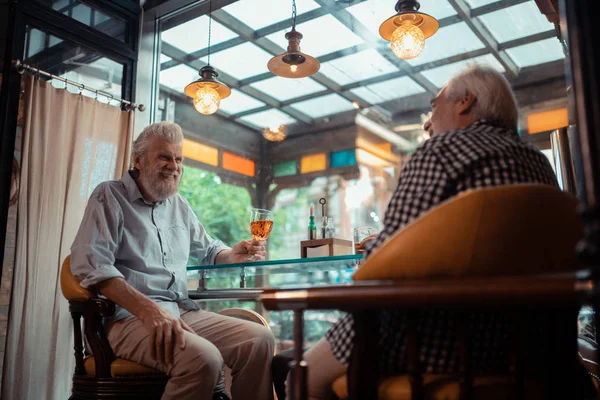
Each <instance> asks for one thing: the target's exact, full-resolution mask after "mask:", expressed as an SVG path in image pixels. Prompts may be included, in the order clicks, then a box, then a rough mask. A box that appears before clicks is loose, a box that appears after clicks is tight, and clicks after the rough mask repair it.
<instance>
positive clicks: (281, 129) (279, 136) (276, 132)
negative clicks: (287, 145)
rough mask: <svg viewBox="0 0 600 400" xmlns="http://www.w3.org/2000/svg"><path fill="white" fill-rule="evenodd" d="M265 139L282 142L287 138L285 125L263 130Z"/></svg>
mask: <svg viewBox="0 0 600 400" xmlns="http://www.w3.org/2000/svg"><path fill="white" fill-rule="evenodd" d="M263 137H264V138H265V139H267V140H268V141H270V142H281V141H282V140H283V139H285V137H286V129H285V126H284V125H278V126H271V127H268V128H265V129H263Z"/></svg>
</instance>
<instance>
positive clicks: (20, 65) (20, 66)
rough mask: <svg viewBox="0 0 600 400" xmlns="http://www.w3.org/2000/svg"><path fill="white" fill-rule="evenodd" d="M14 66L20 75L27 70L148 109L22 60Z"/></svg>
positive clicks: (140, 108)
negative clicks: (24, 62)
mask: <svg viewBox="0 0 600 400" xmlns="http://www.w3.org/2000/svg"><path fill="white" fill-rule="evenodd" d="M12 64H13V66H14V67H15V69H16V70H17V72H18V73H19V74H23V73H24V72H25V70H27V71H29V72H33V73H34V74H39V75H44V76H47V77H48V78H50V79H56V80H59V81H61V82H64V83H67V84H71V85H73V86H76V87H78V88H79V90H80V91H83V90H87V91H89V92H93V93H96V96H98V95H102V96H104V97H106V98H108V99H110V100H115V101H118V102H121V103H122V104H126V105H127V106H128V107H131V108H133V109H137V110H140V111H144V110H145V109H146V107H144V105H143V104H139V105H138V104H135V103H132V102H130V101H127V100H125V99H117V98H115V96H113V95H112V94H109V93H105V92H103V91H101V90H98V89H93V88H90V87H87V86H85V85H84V84H83V83H77V82H73V81H71V80H69V79H66V78H62V77H60V76H56V75H54V74H51V73H49V72H46V71H42V70H40V69H39V68H36V67H32V66H31V65H27V64H23V63H22V62H21V60H13V62H12Z"/></svg>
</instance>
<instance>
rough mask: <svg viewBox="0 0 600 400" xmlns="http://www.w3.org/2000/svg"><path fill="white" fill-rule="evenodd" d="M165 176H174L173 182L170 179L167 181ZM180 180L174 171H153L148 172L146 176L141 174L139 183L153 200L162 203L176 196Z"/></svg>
mask: <svg viewBox="0 0 600 400" xmlns="http://www.w3.org/2000/svg"><path fill="white" fill-rule="evenodd" d="M150 175H151V176H150ZM166 176H170V177H173V176H175V181H173V180H172V179H169V180H167V179H166ZM180 179H181V176H180V175H179V174H178V173H177V172H175V171H173V172H171V171H169V172H167V171H156V170H153V171H149V173H148V174H144V173H142V174H141V175H140V177H139V182H140V184H141V185H142V186H143V187H144V189H146V191H147V192H148V194H149V195H150V196H151V197H152V198H153V199H154V200H156V201H164V200H166V199H168V198H169V197H172V196H174V195H176V194H177V190H178V189H179V182H180Z"/></svg>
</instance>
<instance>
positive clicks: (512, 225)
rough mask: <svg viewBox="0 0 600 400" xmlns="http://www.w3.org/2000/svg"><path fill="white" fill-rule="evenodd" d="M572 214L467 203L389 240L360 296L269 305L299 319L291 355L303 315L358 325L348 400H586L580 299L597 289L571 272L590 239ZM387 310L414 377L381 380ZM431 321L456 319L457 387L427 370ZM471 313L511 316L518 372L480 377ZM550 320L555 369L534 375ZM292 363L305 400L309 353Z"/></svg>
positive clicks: (333, 292) (568, 201)
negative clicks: (428, 316) (338, 316)
mask: <svg viewBox="0 0 600 400" xmlns="http://www.w3.org/2000/svg"><path fill="white" fill-rule="evenodd" d="M576 206H577V201H576V200H575V199H574V198H573V197H571V196H570V195H568V194H565V193H563V192H560V191H559V190H557V189H554V188H552V187H548V186H544V185H515V186H507V187H498V188H489V189H479V190H474V191H470V192H466V193H463V194H461V195H459V196H457V197H455V198H454V199H452V200H450V201H448V202H446V203H444V204H442V205H440V206H439V207H436V208H435V209H433V210H431V211H430V212H428V213H427V214H425V215H423V216H421V217H420V218H419V219H417V220H416V221H415V222H413V223H412V224H410V225H409V226H407V227H406V228H405V229H403V230H402V231H400V232H398V233H397V234H396V235H395V236H394V237H392V238H390V239H389V240H388V241H387V242H386V243H385V244H384V245H383V246H381V247H380V249H378V251H377V252H375V253H373V255H372V256H371V257H370V258H369V260H367V261H366V262H365V263H364V264H363V265H362V266H361V267H360V268H359V270H358V271H357V272H356V273H355V275H354V277H353V278H354V279H355V280H356V283H355V285H352V286H341V287H329V288H310V289H305V290H296V291H294V290H277V289H269V290H266V291H265V292H264V293H263V295H262V296H261V300H262V301H263V304H264V306H265V307H266V308H267V309H269V310H290V309H291V310H294V311H295V330H294V332H295V334H294V337H295V346H296V348H298V347H299V348H300V349H301V348H302V340H301V337H302V312H303V311H304V310H307V309H321V310H323V309H341V310H344V311H348V312H350V313H352V315H353V317H354V320H355V333H356V336H355V341H354V349H353V353H352V357H351V362H350V366H349V372H348V376H343V377H340V378H339V379H338V380H337V381H336V382H335V383H334V385H333V391H334V392H335V394H336V395H337V397H338V398H340V399H345V398H350V399H377V398H379V399H395V400H403V399H444V400H454V399H513V398H527V399H534V398H557V399H558V398H573V399H575V398H581V397H576V392H577V390H583V388H582V385H579V386H578V385H577V383H576V379H577V373H578V372H581V371H580V370H579V369H578V368H580V367H581V365H580V364H579V363H578V360H577V340H576V338H577V326H576V323H575V321H576V316H577V311H578V309H579V307H580V305H581V304H582V303H583V301H584V296H586V295H592V294H593V293H594V290H593V282H592V280H589V279H588V278H587V277H586V276H584V275H581V274H580V275H579V276H576V274H575V272H573V271H575V270H576V269H577V268H578V263H577V260H576V257H575V252H574V248H575V244H576V242H577V240H578V239H579V238H580V237H581V235H582V223H581V221H580V219H579V217H578V216H577V213H576ZM565 271H567V272H565ZM569 271H571V272H569ZM282 292H285V293H282ZM381 308H397V309H402V310H405V312H406V313H407V314H408V316H409V317H408V320H409V325H408V363H407V364H408V365H407V374H406V375H401V376H395V377H387V378H384V377H382V376H380V375H379V374H378V373H377V370H378V366H379V362H378V357H377V351H378V350H377V341H378V336H379V327H378V320H377V317H376V315H377V314H376V313H374V312H373V311H374V310H376V309H381ZM433 309H437V310H439V309H444V310H452V311H453V312H456V313H457V316H458V317H457V319H458V320H457V324H456V326H457V331H458V332H457V338H458V342H459V357H458V361H459V362H458V367H457V369H456V371H455V373H453V374H450V375H431V374H425V373H424V371H423V368H422V365H421V363H420V354H419V351H420V350H419V349H420V346H419V335H418V334H417V328H416V322H417V319H418V315H419V313H420V312H421V311H423V310H433ZM472 310H479V311H482V312H489V313H503V314H505V315H508V316H509V318H510V319H511V320H512V326H513V332H512V338H511V340H510V346H509V347H510V348H509V349H508V350H509V351H508V354H509V355H510V359H509V360H507V361H508V364H509V366H510V372H508V373H506V374H504V375H496V376H476V375H475V374H474V373H473V370H472V360H471V356H472V354H471V350H470V349H471V344H472V338H471V337H470V332H469V330H468V329H467V328H466V327H467V321H466V317H467V316H468V314H469V312H471V311H472ZM549 312H551V313H554V315H553V321H552V324H551V325H549V326H548V331H547V332H548V335H547V336H548V338H544V339H547V340H546V343H554V344H555V346H554V347H552V349H551V351H550V352H551V355H552V357H550V358H549V360H551V362H544V361H543V360H542V359H540V360H539V362H538V363H537V364H536V360H532V357H533V355H534V354H535V353H537V354H539V352H535V351H533V350H536V347H535V346H536V341H535V340H531V339H532V338H527V337H523V336H522V332H523V331H524V328H526V327H527V313H533V314H535V313H546V314H548V313H549ZM295 360H296V366H295V367H294V368H293V370H292V376H293V381H294V384H295V387H294V388H292V392H293V393H294V395H295V397H294V400H299V399H305V398H306V395H307V394H306V391H305V385H304V383H305V377H306V370H305V367H304V366H303V365H302V364H301V362H302V352H301V351H298V352H296V356H295ZM532 365H533V367H532ZM308 368H310V366H308ZM588 383H589V384H590V385H591V382H588ZM565 396H566V397H565Z"/></svg>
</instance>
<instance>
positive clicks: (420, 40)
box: [379, 0, 439, 60]
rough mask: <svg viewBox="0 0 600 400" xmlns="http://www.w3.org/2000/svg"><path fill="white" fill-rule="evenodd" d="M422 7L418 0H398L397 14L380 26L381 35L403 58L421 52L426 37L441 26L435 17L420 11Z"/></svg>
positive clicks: (395, 52) (408, 58)
mask: <svg viewBox="0 0 600 400" xmlns="http://www.w3.org/2000/svg"><path fill="white" fill-rule="evenodd" d="M420 7H421V6H420V4H419V2H418V1H416V0H398V2H397V3H396V11H397V14H396V15H394V16H393V17H390V18H388V19H387V20H386V21H385V22H384V23H382V24H381V26H380V27H379V34H380V35H381V37H382V38H384V39H385V40H387V41H389V42H390V45H391V47H392V52H393V53H394V54H395V55H396V57H398V58H401V59H403V60H410V59H412V58H415V57H417V56H418V55H419V54H421V52H422V51H423V48H424V47H425V39H427V38H429V37H431V36H433V35H434V34H435V33H436V32H437V30H438V28H439V23H438V21H437V20H436V19H435V18H433V17H432V16H431V15H427V14H425V13H422V12H419V11H418V10H419V8H420Z"/></svg>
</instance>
